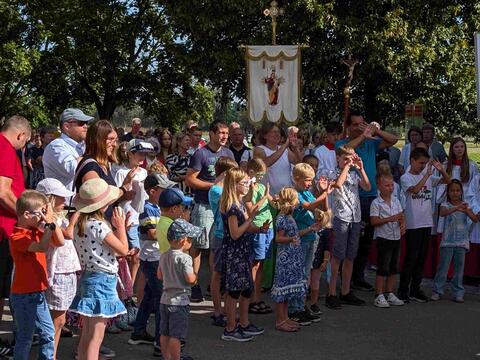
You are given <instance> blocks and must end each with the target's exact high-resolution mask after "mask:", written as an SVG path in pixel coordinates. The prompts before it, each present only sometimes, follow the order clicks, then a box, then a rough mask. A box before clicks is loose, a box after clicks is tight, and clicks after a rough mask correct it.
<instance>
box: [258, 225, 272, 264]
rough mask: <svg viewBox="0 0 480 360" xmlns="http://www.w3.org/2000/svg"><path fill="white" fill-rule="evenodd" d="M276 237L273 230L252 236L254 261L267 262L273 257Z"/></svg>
mask: <svg viewBox="0 0 480 360" xmlns="http://www.w3.org/2000/svg"><path fill="white" fill-rule="evenodd" d="M274 235H275V234H274V232H273V229H268V231H267V232H266V233H257V234H254V235H253V236H252V244H253V259H254V260H265V259H270V258H271V257H272V242H273V237H274Z"/></svg>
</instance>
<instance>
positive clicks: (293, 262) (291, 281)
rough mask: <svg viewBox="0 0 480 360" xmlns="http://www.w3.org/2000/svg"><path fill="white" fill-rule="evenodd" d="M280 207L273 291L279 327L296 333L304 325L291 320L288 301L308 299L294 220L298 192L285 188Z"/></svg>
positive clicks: (279, 199)
mask: <svg viewBox="0 0 480 360" xmlns="http://www.w3.org/2000/svg"><path fill="white" fill-rule="evenodd" d="M277 204H278V209H279V210H280V214H279V216H278V217H277V226H276V230H277V233H276V236H275V241H276V242H277V244H278V247H277V261H276V266H275V277H274V279H273V287H272V291H271V295H272V300H273V301H274V302H275V304H276V323H275V328H276V329H277V330H279V331H286V332H295V331H297V330H298V329H299V327H300V326H299V324H298V323H297V322H296V321H293V320H292V319H289V317H288V301H289V300H291V299H294V298H301V297H303V296H305V292H306V288H307V281H306V276H305V266H304V259H303V251H302V248H301V246H300V234H299V232H298V227H297V224H296V223H295V220H294V219H293V217H292V213H293V210H295V208H296V207H297V206H298V195H297V191H296V190H295V189H294V188H291V187H284V188H283V189H282V190H281V191H280V193H279V198H278V202H277Z"/></svg>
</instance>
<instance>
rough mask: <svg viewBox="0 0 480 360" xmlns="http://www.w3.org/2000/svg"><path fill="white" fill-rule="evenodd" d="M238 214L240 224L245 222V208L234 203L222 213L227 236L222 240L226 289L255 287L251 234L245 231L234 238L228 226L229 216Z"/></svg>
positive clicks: (223, 274) (241, 289)
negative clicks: (237, 237)
mask: <svg viewBox="0 0 480 360" xmlns="http://www.w3.org/2000/svg"><path fill="white" fill-rule="evenodd" d="M230 216H236V217H237V219H238V226H241V225H242V224H243V223H244V222H245V208H244V207H243V205H237V204H234V205H232V207H231V208H230V209H229V210H228V211H227V213H226V214H222V220H223V226H224V229H225V236H224V238H223V242H222V255H223V266H222V270H223V271H222V289H223V290H225V291H243V290H247V289H253V279H252V274H251V271H250V268H251V265H252V258H253V257H252V246H251V234H249V233H247V232H245V233H243V235H242V236H241V237H240V238H239V239H237V240H233V239H232V237H231V235H230V229H229V228H228V218H229V217H230Z"/></svg>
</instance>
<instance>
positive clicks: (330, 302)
mask: <svg viewBox="0 0 480 360" xmlns="http://www.w3.org/2000/svg"><path fill="white" fill-rule="evenodd" d="M325 306H326V307H327V308H329V309H334V310H339V309H341V308H342V303H341V302H340V299H339V298H338V297H337V296H336V295H327V296H326V297H325Z"/></svg>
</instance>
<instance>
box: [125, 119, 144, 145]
mask: <svg viewBox="0 0 480 360" xmlns="http://www.w3.org/2000/svg"><path fill="white" fill-rule="evenodd" d="M141 128H142V120H141V119H140V118H133V119H132V130H131V131H130V132H128V133H126V134H125V135H123V137H122V141H130V140H132V139H136V138H137V137H138V136H139V135H140V129H141Z"/></svg>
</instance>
